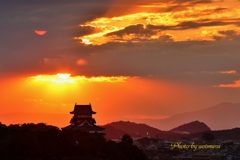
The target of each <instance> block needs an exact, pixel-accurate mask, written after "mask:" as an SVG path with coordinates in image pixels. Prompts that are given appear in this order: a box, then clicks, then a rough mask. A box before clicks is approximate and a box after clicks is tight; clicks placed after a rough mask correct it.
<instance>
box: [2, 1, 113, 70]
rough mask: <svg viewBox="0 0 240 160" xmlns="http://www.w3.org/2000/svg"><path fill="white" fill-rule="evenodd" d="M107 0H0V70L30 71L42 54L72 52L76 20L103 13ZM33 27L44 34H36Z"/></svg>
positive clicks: (53, 54) (108, 2)
mask: <svg viewBox="0 0 240 160" xmlns="http://www.w3.org/2000/svg"><path fill="white" fill-rule="evenodd" d="M111 2H112V1H110V0H105V1H101V3H99V1H97V0H92V1H85V0H70V1H69V0H0V21H1V23H0V28H1V36H0V43H1V50H0V51H1V54H0V63H1V68H0V69H1V70H0V72H29V71H34V70H36V69H38V67H39V64H38V63H39V61H41V59H43V58H46V57H47V58H54V59H55V58H57V57H59V58H60V59H61V57H62V56H66V55H70V54H71V53H72V52H75V51H74V50H73V48H74V47H75V46H76V45H77V44H76V43H75V42H74V40H73V37H74V36H76V33H77V32H78V29H79V24H81V23H85V22H87V21H90V20H92V19H95V18H97V17H99V16H101V15H103V14H104V13H105V12H106V10H107V9H108V8H109V5H110V4H111ZM34 30H46V31H47V34H46V35H44V36H42V37H39V36H37V35H36V34H35V33H34ZM88 32H89V30H85V31H84V33H88ZM20 70H21V71H20Z"/></svg>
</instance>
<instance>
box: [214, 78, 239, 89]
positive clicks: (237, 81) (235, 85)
mask: <svg viewBox="0 0 240 160" xmlns="http://www.w3.org/2000/svg"><path fill="white" fill-rule="evenodd" d="M217 87H220V88H240V80H236V81H234V83H232V84H219V85H218V86H217Z"/></svg>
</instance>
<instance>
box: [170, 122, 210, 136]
mask: <svg viewBox="0 0 240 160" xmlns="http://www.w3.org/2000/svg"><path fill="white" fill-rule="evenodd" d="M170 131H171V132H175V133H181V134H191V133H197V132H206V131H211V129H210V128H209V127H208V126H207V125H206V124H205V123H203V122H200V121H193V122H190V123H187V124H183V125H180V126H178V127H176V128H173V129H171V130H170Z"/></svg>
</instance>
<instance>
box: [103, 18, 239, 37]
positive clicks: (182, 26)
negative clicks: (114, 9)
mask: <svg viewBox="0 0 240 160" xmlns="http://www.w3.org/2000/svg"><path fill="white" fill-rule="evenodd" d="M239 23H240V20H239V19H227V20H211V19H205V20H199V21H184V22H181V23H179V24H177V25H174V26H172V25H171V26H167V25H158V26H157V25H147V26H146V27H144V25H143V24H137V25H130V26H128V27H125V28H124V29H122V30H119V31H116V32H111V33H108V34H107V35H106V36H117V37H123V36H124V35H132V34H135V35H139V36H148V37H151V36H153V35H156V34H157V33H158V32H162V31H165V30H187V29H197V28H200V27H211V26H224V25H230V24H234V25H238V24H239Z"/></svg>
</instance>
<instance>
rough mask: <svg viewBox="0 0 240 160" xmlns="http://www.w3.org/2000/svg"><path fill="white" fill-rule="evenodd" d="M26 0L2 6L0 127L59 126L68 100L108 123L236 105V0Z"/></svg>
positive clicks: (239, 6) (239, 14)
mask: <svg viewBox="0 0 240 160" xmlns="http://www.w3.org/2000/svg"><path fill="white" fill-rule="evenodd" d="M25 1H26V2H25V3H20V2H18V1H17V0H13V2H12V3H10V2H8V1H4V2H3V3H2V5H1V6H0V13H1V14H0V18H1V19H2V22H1V24H2V29H1V30H2V36H1V37H0V43H1V44H2V47H1V48H0V78H1V79H0V88H1V91H0V97H1V98H0V109H1V114H0V121H1V122H3V123H6V124H10V123H24V122H46V123H48V124H54V125H57V126H59V127H63V126H65V125H68V124H69V121H70V118H71V115H70V114H69V112H70V111H71V110H72V109H73V106H74V104H75V103H78V104H86V103H91V104H92V106H93V110H94V111H96V112H97V114H96V115H95V118H96V120H97V122H98V124H106V123H109V122H111V121H117V120H131V121H136V122H138V121H142V119H144V118H146V119H161V118H166V117H169V116H172V115H174V114H178V113H182V112H188V111H196V110H199V109H202V108H207V107H210V106H213V105H216V104H218V103H220V102H223V101H229V102H238V101H239V93H240V92H239V91H240V90H239V87H240V84H239V81H240V74H239V73H240V68H239V60H240V56H239V53H238V52H239V49H240V48H239V42H240V29H239V26H240V20H239V18H240V2H239V1H238V0H223V1H222V0H191V1H190V0H181V1H180V0H170V1H166V0H160V1H156V0H148V1H147V0H139V1H131V2H130V1H126V0H118V1H111V0H107V1H104V2H102V3H101V4H99V2H97V1H95V0H94V1H91V2H86V1H81V0H80V1H77V0H70V1H68V3H67V4H66V2H65V1H58V2H56V1H54V0H53V1H48V0H42V1H39V2H33V1H30V0H25ZM3 13H4V14H3ZM50 15H51V16H50ZM58 73H65V74H66V73H68V74H69V75H65V76H64V75H62V76H61V75H57V74H58ZM70 74H71V75H70Z"/></svg>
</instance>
